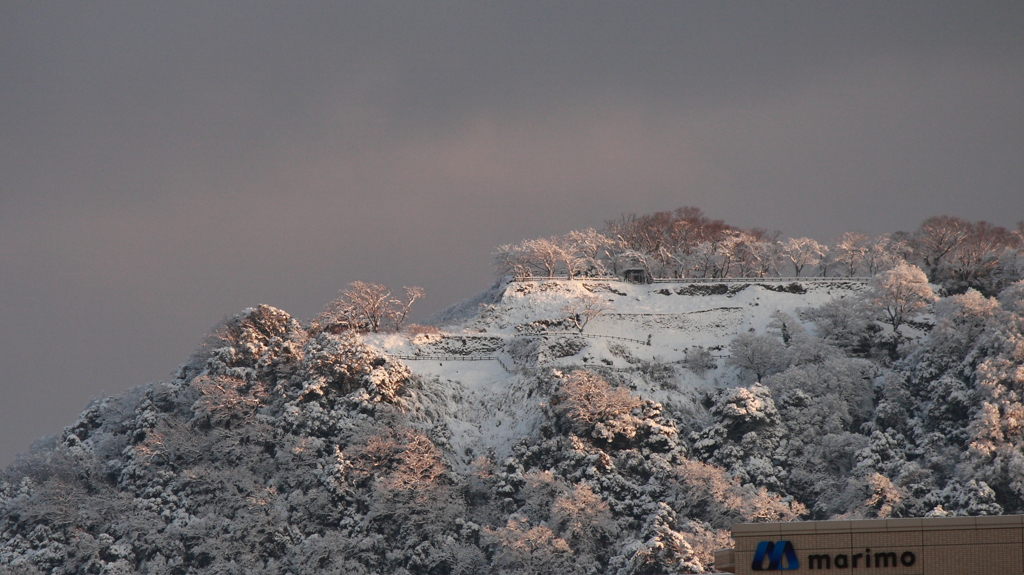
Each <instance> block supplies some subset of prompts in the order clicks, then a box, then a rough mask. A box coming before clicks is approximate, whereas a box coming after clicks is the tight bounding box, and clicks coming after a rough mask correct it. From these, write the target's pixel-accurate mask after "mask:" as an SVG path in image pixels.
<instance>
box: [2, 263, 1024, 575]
mask: <svg viewBox="0 0 1024 575" xmlns="http://www.w3.org/2000/svg"><path fill="white" fill-rule="evenodd" d="M935 287H936V286H929V285H928V283H927V280H926V278H925V276H924V274H923V273H921V271H920V270H918V269H917V268H914V267H913V266H909V265H907V264H905V263H899V264H897V265H895V266H894V267H893V268H892V269H890V270H887V271H885V272H882V273H880V274H878V275H876V276H875V277H874V278H872V279H871V280H845V281H844V280H837V279H827V280H822V279H816V280H806V281H801V282H788V281H774V280H760V281H758V280H725V279H723V280H721V281H716V280H711V281H697V282H682V281H681V282H677V283H670V282H657V283H650V284H631V283H627V282H624V281H607V280H603V279H596V278H595V279H587V278H584V279H575V280H529V281H507V280H506V281H505V282H503V283H499V284H497V285H496V286H495V287H494V288H492V289H490V290H488V291H486V292H484V293H482V294H481V295H480V296H478V297H477V298H474V299H473V300H470V301H468V302H465V303H464V304H460V305H457V306H454V307H453V308H451V309H449V310H446V311H445V312H443V313H441V314H440V315H439V316H438V318H437V321H435V322H434V325H433V326H413V327H411V328H409V329H406V330H404V331H399V332H393V333H383V332H381V333H367V332H366V331H359V330H358V329H356V328H358V327H359V324H353V323H351V322H349V323H339V322H334V323H324V322H320V321H313V322H311V323H309V324H301V323H300V322H298V321H296V320H295V319H293V318H291V317H290V316H289V315H288V314H287V313H285V312H283V311H281V310H278V309H275V308H272V307H269V306H259V307H256V308H251V309H247V310H245V311H244V312H242V313H241V314H239V315H237V316H235V317H234V318H232V319H230V320H229V321H227V322H226V323H225V324H224V325H223V326H221V328H220V329H218V330H217V331H216V332H215V333H214V334H212V335H211V336H210V338H208V340H207V342H206V343H205V344H204V345H203V346H202V347H201V348H200V349H199V350H198V351H197V352H196V354H195V355H194V356H193V357H192V358H190V359H189V360H188V362H186V363H185V364H184V365H183V366H181V368H180V370H179V373H178V376H177V377H176V378H175V379H173V380H171V381H169V382H157V383H152V384H149V385H147V386H143V387H140V388H137V389H135V390H132V391H130V392H128V393H125V394H122V395H119V396H115V397H109V398H102V399H100V400H97V401H96V402H94V403H93V404H92V405H90V406H89V407H88V408H87V409H86V410H85V411H84V412H83V413H82V414H81V415H80V417H79V419H78V420H77V421H76V422H74V423H73V424H72V425H70V426H69V427H67V428H66V429H65V430H64V431H63V432H62V433H60V434H59V435H57V436H53V437H50V438H46V439H44V440H41V441H40V442H38V444H37V445H36V446H35V447H34V448H33V450H32V452H31V453H28V454H26V455H25V456H23V457H22V458H21V459H19V461H18V462H17V463H16V464H14V465H12V466H11V467H9V468H8V469H6V470H4V471H3V474H2V475H0V574H2V575H14V574H18V575H23V574H38V573H51V574H70V573H76V574H77V573H110V574H112V573H152V574H175V575H182V574H184V575H189V574H205V573H218V574H220V573H238V574H242V573H244V574H246V575H251V574H258V573H267V574H270V573H275V574H276V573H292V574H296V575H298V574H306V573H409V574H413V573H415V574H438V573H495V574H498V573H519V572H524V573H525V572H529V573H535V572H560V573H574V574H575V573H579V574H595V573H615V574H618V575H634V574H645V573H699V572H705V571H708V570H710V569H712V567H713V556H712V551H713V550H715V549H716V548H721V547H726V546H729V545H730V540H729V531H728V530H729V527H730V526H731V525H732V524H733V523H738V522H751V521H791V520H799V519H826V518H830V517H845V518H858V517H863V518H867V517H908V516H921V515H926V514H930V515H946V514H963V515H978V514H999V513H1020V512H1024V474H1022V472H1021V470H1022V469H1024V455H1021V454H1022V453H1024V427H1022V426H1021V425H1020V423H1019V422H1020V421H1021V420H1022V417H1021V415H1020V414H1022V413H1024V399H1022V398H1024V369H1022V367H1021V366H1022V365H1024V282H1020V281H1018V282H1016V283H1011V284H1010V285H1008V286H1007V287H1005V288H1003V289H1002V290H1001V291H1000V293H999V295H998V297H997V298H996V297H985V296H983V295H982V294H980V293H979V292H977V291H974V290H968V291H966V292H964V293H961V294H959V295H949V294H945V295H942V296H941V297H937V296H935V295H933V289H934V288H935ZM325 317H326V316H325ZM332 321H333V320H332ZM346 321H347V320H346Z"/></svg>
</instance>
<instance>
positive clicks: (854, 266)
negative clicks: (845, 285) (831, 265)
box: [833, 232, 868, 278]
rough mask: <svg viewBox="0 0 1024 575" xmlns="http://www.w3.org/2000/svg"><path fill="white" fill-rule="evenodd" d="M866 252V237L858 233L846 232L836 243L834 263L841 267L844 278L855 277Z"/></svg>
mask: <svg viewBox="0 0 1024 575" xmlns="http://www.w3.org/2000/svg"><path fill="white" fill-rule="evenodd" d="M867 251H868V236H866V235H865V234H862V233H859V232H846V233H845V234H843V235H842V236H841V237H840V238H839V241H837V242H836V247H835V250H833V253H834V254H835V261H836V263H837V264H839V265H840V266H842V269H843V272H844V273H845V274H846V277H851V278H852V277H853V276H855V275H857V270H859V269H860V267H861V264H862V263H863V262H864V256H865V255H866V254H867Z"/></svg>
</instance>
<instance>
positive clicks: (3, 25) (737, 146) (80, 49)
mask: <svg viewBox="0 0 1024 575" xmlns="http://www.w3.org/2000/svg"><path fill="white" fill-rule="evenodd" d="M1022 31H1024V2H1020V1H1013V2H1004V3H992V2H979V1H974V2H961V1H958V2H899V3H897V2H879V3H874V2H824V1H822V2H779V1H773V2H760V3H755V2H743V3H736V2H721V1H716V2H702V3H692V2H675V1H673V2H658V3H643V2H632V3H625V2H614V3H605V2H597V1H590V2H547V3H538V2H515V3H512V2H509V3H503V2H474V3H461V2H408V3H385V2H373V3H371V2H287V3H280V2H275V3H261V2H191V3H190V2H125V3H115V2H104V3H86V2H63V1H62V2H42V1H24V2H22V1H5V2H3V3H0V465H5V464H7V463H9V462H10V461H11V460H13V457H14V454H15V453H17V452H19V451H25V450H27V449H28V446H29V444H30V443H31V441H32V440H33V439H34V438H36V437H39V436H41V435H44V434H48V433H56V432H59V431H60V429H61V428H62V427H63V426H65V425H68V424H70V423H71V422H72V421H73V420H74V418H75V416H76V414H77V413H78V412H79V411H80V410H81V409H82V408H83V407H84V406H85V404H86V403H87V402H88V400H89V399H90V398H91V397H96V396H97V395H99V394H112V393H116V392H120V391H122V390H125V389H127V388H129V387H132V386H135V385H139V384H142V383H145V382H148V381H153V380H158V379H167V378H168V377H169V375H170V374H171V372H172V371H173V370H174V369H175V368H176V367H177V365H178V364H179V363H181V362H182V361H184V360H185V358H186V357H187V356H188V354H189V352H190V351H191V350H192V349H193V348H194V347H195V346H196V345H197V344H198V343H199V341H200V340H201V339H202V336H203V334H204V333H205V332H206V331H207V330H208V329H209V328H211V327H212V326H213V325H214V324H216V323H217V322H218V321H219V320H220V319H221V318H222V317H224V316H225V315H228V314H233V313H237V312H239V311H241V310H242V309H244V308H245V307H248V306H252V305H256V304H259V303H267V304H271V305H274V306H277V307H280V308H282V309H284V310H286V311H288V312H289V313H291V314H293V315H295V316H297V317H299V318H300V319H308V318H310V317H311V316H313V315H315V314H316V312H317V311H318V310H319V309H320V308H321V307H322V306H323V305H324V304H325V303H327V302H328V301H330V300H331V299H332V298H333V297H334V296H335V294H336V293H337V291H338V290H339V289H341V288H343V287H344V286H345V285H346V284H347V283H349V282H351V281H354V280H364V281H373V282H382V283H387V284H390V285H392V286H395V287H398V288H400V286H402V285H420V286H423V287H424V288H425V289H426V291H427V295H428V297H427V299H426V300H424V301H423V302H422V304H418V305H419V309H418V314H417V315H418V316H419V317H423V316H425V315H428V314H430V313H432V312H435V311H437V310H440V309H442V308H444V307H446V306H448V305H450V304H453V303H456V302H458V301H460V300H462V299H464V298H466V297H469V296H471V295H473V294H474V293H476V292H479V291H481V290H482V289H485V288H486V287H487V286H488V285H489V284H490V283H491V281H492V279H493V270H492V268H491V266H490V254H491V252H492V249H493V247H494V246H497V245H499V244H502V243H507V242H515V241H519V240H521V239H523V238H527V237H536V236H539V235H549V234H554V233H564V232H567V231H569V230H572V229H577V228H582V227H590V226H593V227H600V226H601V225H602V223H603V222H604V221H605V220H607V219H611V218H614V217H616V216H618V215H619V214H621V213H623V212H636V213H645V212H651V211H656V210H668V209H673V208H676V207H679V206H688V205H692V206H697V207H700V208H702V209H704V210H705V212H706V213H707V214H708V215H709V216H711V217H714V218H721V219H724V220H726V222H728V223H730V224H733V225H738V226H744V227H749V226H759V227H762V228H768V229H772V230H776V229H777V230H781V231H782V232H783V234H784V235H787V236H803V235H807V236H811V237H815V238H817V239H819V240H832V239H834V238H835V237H836V236H838V235H839V234H840V233H842V232H844V231H849V230H859V231H863V232H867V233H871V234H879V233H883V232H891V231H895V230H911V229H913V228H915V227H916V226H917V225H918V224H919V223H920V222H921V220H923V219H924V218H927V217H929V216H932V215H936V214H951V215H957V216H961V217H964V218H968V219H971V220H981V219H983V220H987V221H990V222H992V223H995V224H998V225H1003V226H1012V225H1014V224H1015V223H1016V222H1017V221H1018V220H1021V219H1022V218H1024V186H1022V182H1024V34H1022Z"/></svg>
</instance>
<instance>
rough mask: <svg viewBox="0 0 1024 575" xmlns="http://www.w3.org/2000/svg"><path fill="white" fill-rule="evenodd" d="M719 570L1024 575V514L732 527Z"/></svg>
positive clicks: (717, 557)
mask: <svg viewBox="0 0 1024 575" xmlns="http://www.w3.org/2000/svg"><path fill="white" fill-rule="evenodd" d="M732 534H733V539H734V540H735V541H736V548H735V549H723V550H721V551H717V552H715V567H716V569H717V570H718V571H723V572H728V573H736V574H752V573H755V572H764V571H797V572H820V571H833V570H837V571H838V572H839V573H847V574H849V575H860V574H862V573H892V574H893V575H973V574H975V573H976V574H978V575H982V574H984V575H1021V574H1022V573H1024V517H1022V516H1019V515H1012V516H1000V517H950V518H924V519H877V520H866V521H805V522H794V523H762V524H744V525H734V526H733V533H732Z"/></svg>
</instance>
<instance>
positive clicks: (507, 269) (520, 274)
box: [494, 244, 533, 280]
mask: <svg viewBox="0 0 1024 575" xmlns="http://www.w3.org/2000/svg"><path fill="white" fill-rule="evenodd" d="M494 265H496V266H498V274H499V275H501V276H507V275H511V276H512V277H513V278H514V279H517V280H524V279H527V278H530V277H532V276H533V268H532V266H531V265H530V252H529V250H527V249H526V247H525V246H524V245H523V244H505V245H501V246H498V249H497V251H495V252H494Z"/></svg>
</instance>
